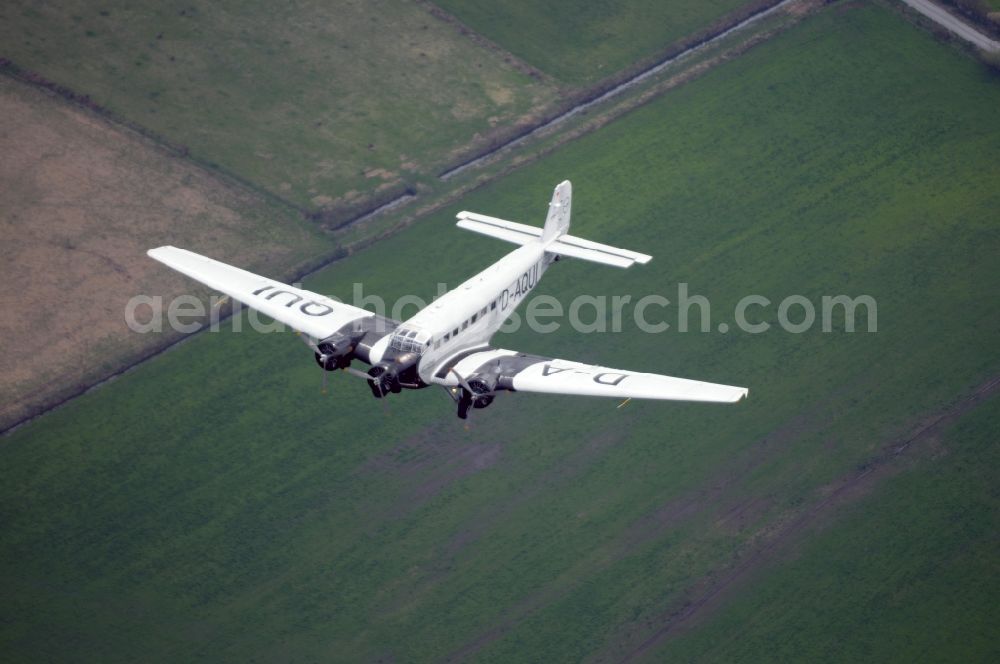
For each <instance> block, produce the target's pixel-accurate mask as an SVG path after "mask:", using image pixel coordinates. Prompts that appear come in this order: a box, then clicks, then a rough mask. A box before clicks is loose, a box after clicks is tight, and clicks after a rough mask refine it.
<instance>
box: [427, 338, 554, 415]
mask: <svg viewBox="0 0 1000 664" xmlns="http://www.w3.org/2000/svg"><path fill="white" fill-rule="evenodd" d="M542 360H544V358H541V357H537V356H534V355H524V354H521V353H512V352H510V351H493V350H485V351H483V350H480V351H474V352H471V353H467V354H464V355H461V356H459V357H456V358H452V359H451V360H449V361H448V362H446V363H445V364H444V365H443V366H442V367H440V368H439V369H438V371H437V372H436V373H435V376H434V378H435V382H437V383H439V384H442V385H445V386H446V387H447V388H448V394H449V395H451V398H452V399H454V401H455V403H456V404H457V406H458V416H459V417H460V418H461V419H463V420H464V419H466V418H468V416H469V409H471V408H486V407H487V406H489V405H490V404H492V403H493V400H494V399H495V398H496V396H497V393H498V392H501V391H513V390H514V387H513V383H512V379H513V376H514V375H515V374H517V372H518V371H520V370H521V369H522V368H524V367H525V366H527V365H528V364H533V363H536V362H540V361H542Z"/></svg>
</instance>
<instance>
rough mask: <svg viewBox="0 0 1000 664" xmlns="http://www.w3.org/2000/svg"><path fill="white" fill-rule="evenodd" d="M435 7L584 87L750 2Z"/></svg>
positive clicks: (443, 0)
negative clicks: (445, 10)
mask: <svg viewBox="0 0 1000 664" xmlns="http://www.w3.org/2000/svg"><path fill="white" fill-rule="evenodd" d="M436 4H438V5H440V6H441V7H444V8H445V9H447V10H448V11H449V12H451V13H452V14H454V15H455V16H457V17H458V18H460V19H461V20H462V21H463V22H465V23H466V24H467V25H469V26H470V27H472V28H474V29H475V30H476V31H477V32H480V33H482V34H484V35H486V36H487V37H489V38H490V39H492V40H493V41H495V42H497V43H499V44H500V45H501V46H503V47H504V48H506V49H508V50H509V51H511V52H512V53H514V54H515V55H518V56H520V57H521V58H524V59H525V60H526V61H528V62H530V63H531V64H532V65H534V66H536V67H538V68H539V69H541V70H542V71H544V72H546V73H547V74H550V75H551V76H554V77H555V78H557V79H559V80H561V81H564V82H565V83H568V84H571V85H578V86H585V85H589V84H593V83H596V82H598V81H600V80H601V79H603V78H606V77H608V76H611V75H612V74H615V73H617V72H618V71H619V70H622V69H625V68H626V67H628V66H629V65H632V64H633V63H635V62H636V61H638V60H642V59H644V58H650V57H652V56H654V55H655V54H657V53H659V52H661V51H663V50H664V49H666V48H667V46H669V45H670V44H672V43H674V42H676V41H679V40H680V39H683V38H684V37H687V36H690V35H692V34H694V33H697V32H698V31H700V30H703V29H705V28H707V27H708V26H710V25H711V24H713V23H714V22H716V21H718V20H719V19H720V18H722V17H723V16H725V15H726V14H727V13H729V12H732V11H734V10H736V9H739V8H740V7H742V6H745V5H748V4H750V0H707V1H705V0H670V1H669V2H656V1H655V0H653V1H650V0H629V1H628V2H617V3H598V2H591V3H578V2H569V1H567V0H560V1H559V2H548V3H545V4H544V5H540V4H538V3H532V2H526V1H524V0H514V1H511V2H502V3H498V2H458V1H456V0H440V1H439V2H437V3H436Z"/></svg>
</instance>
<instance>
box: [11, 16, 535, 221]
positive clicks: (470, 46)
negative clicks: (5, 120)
mask: <svg viewBox="0 0 1000 664" xmlns="http://www.w3.org/2000/svg"><path fill="white" fill-rule="evenodd" d="M0 44H2V45H3V46H2V47H0V49H2V50H0V55H2V56H4V57H6V58H9V59H11V60H13V61H14V62H15V63H17V64H18V65H20V66H22V67H27V68H29V69H33V70H36V71H38V72H40V73H41V74H42V75H43V76H45V77H46V78H48V79H51V80H54V81H56V82H58V83H61V84H63V85H68V86H69V87H71V88H73V89H74V90H76V91H77V92H79V93H82V94H89V95H90V96H91V97H92V98H93V99H94V100H95V101H97V102H98V103H100V104H102V105H105V106H107V107H108V108H110V109H111V110H113V111H115V112H117V113H119V114H120V115H122V116H124V117H125V118H127V119H128V120H130V121H132V122H135V123H138V124H139V125H142V126H143V127H146V128H149V129H152V130H153V131H155V132H158V133H159V134H161V135H163V136H164V137H166V138H167V140H169V141H171V142H173V143H175V144H183V145H186V146H187V147H188V148H190V150H191V154H192V155H194V156H195V157H197V158H199V159H200V160H202V161H204V162H208V163H213V164H218V165H221V166H222V167H224V168H225V169H227V170H228V171H230V172H233V173H236V174H238V175H240V176H242V177H243V178H246V179H248V180H250V181H252V182H254V183H255V184H257V185H261V186H263V187H265V188H266V189H268V190H270V191H272V192H275V193H278V194H280V195H282V196H284V197H286V198H288V199H290V200H292V201H295V202H296V203H299V204H302V205H305V206H323V205H329V204H330V203H331V202H332V201H333V200H335V199H336V200H337V201H338V202H340V203H349V202H350V201H352V200H355V199H357V198H358V197H360V196H362V195H364V194H370V193H371V192H374V191H376V190H377V189H378V188H379V187H387V188H393V187H395V188H398V187H399V186H401V185H400V183H401V182H409V183H412V182H414V181H417V180H419V179H420V178H421V177H425V176H427V175H428V174H432V175H433V174H436V172H437V169H439V168H440V167H441V166H442V164H446V163H449V162H450V160H452V159H454V158H455V156H454V154H453V152H454V151H461V150H465V149H467V148H470V147H477V146H481V145H482V144H483V143H484V142H485V141H486V140H487V138H486V136H487V134H489V132H490V131H491V129H492V128H493V127H494V126H496V127H504V126H507V125H510V124H512V123H514V122H516V121H517V120H518V119H523V118H525V117H526V116H530V115H531V113H533V112H535V111H538V110H539V109H540V108H541V107H542V106H545V105H547V104H548V103H549V102H551V101H552V100H553V97H554V91H553V90H552V89H551V88H550V87H548V86H546V85H544V84H541V83H538V82H536V81H535V80H534V79H531V78H529V77H528V76H527V75H524V74H522V73H519V72H518V71H516V70H515V69H513V68H512V67H511V66H510V65H508V64H506V63H504V61H503V57H502V55H501V54H498V53H494V52H492V51H489V50H486V49H483V48H480V47H478V46H476V45H475V44H474V43H473V42H472V41H471V40H470V39H469V38H468V37H466V36H463V35H461V34H459V32H458V31H457V30H456V29H455V28H454V27H453V26H450V25H448V24H446V23H443V22H442V21H440V20H438V19H435V18H434V17H432V16H431V15H430V14H428V13H427V12H425V11H424V10H423V9H421V8H420V7H419V6H415V5H414V4H412V3H408V2H403V1H402V0H380V1H379V2H365V3H351V2H344V1H340V2H333V3H329V2H317V1H315V0H311V1H307V2H300V3H295V4H294V5H291V6H289V5H284V4H282V5H278V4H275V3H272V2H264V1H262V0H255V1H254V2H242V3H233V2H226V3H204V2H203V3H192V4H184V5H177V4H172V3H166V4H163V3H160V4H152V5H150V4H149V3H146V4H145V5H143V6H142V7H137V6H135V3H129V2H124V1H122V0H112V1H110V2H105V3H102V4H100V5H94V4H93V3H91V2H86V1H85V0H60V1H59V2H56V3H46V4H44V5H39V4H38V3H30V2H14V3H4V5H3V6H2V7H0Z"/></svg>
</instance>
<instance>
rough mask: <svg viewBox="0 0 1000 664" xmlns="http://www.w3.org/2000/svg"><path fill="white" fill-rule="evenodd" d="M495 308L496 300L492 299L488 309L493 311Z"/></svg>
mask: <svg viewBox="0 0 1000 664" xmlns="http://www.w3.org/2000/svg"><path fill="white" fill-rule="evenodd" d="M496 308H497V301H496V300H493V301H492V302H490V311H493V310H494V309H496Z"/></svg>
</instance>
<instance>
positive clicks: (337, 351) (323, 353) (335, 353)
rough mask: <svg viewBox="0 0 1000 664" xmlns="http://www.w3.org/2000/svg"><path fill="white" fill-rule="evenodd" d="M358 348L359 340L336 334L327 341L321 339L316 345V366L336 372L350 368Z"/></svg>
mask: <svg viewBox="0 0 1000 664" xmlns="http://www.w3.org/2000/svg"><path fill="white" fill-rule="evenodd" d="M356 347H357V340H356V339H354V338H352V337H350V336H348V335H346V334H341V333H340V332H336V333H334V334H332V335H330V336H329V337H327V338H326V339H321V340H320V341H319V342H317V344H316V351H315V353H314V355H315V357H316V364H318V365H319V366H321V367H322V368H324V369H326V370H327V371H334V370H335V369H343V368H345V367H348V366H350V364H351V360H352V359H353V357H354V349H355V348H356Z"/></svg>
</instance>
